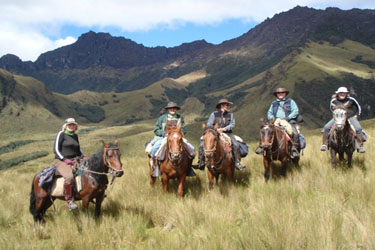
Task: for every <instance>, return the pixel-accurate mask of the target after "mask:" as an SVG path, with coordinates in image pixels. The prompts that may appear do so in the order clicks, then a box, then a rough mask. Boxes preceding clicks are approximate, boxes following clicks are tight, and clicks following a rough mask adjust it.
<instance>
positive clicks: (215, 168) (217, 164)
mask: <svg viewBox="0 0 375 250" xmlns="http://www.w3.org/2000/svg"><path fill="white" fill-rule="evenodd" d="M202 127H203V150H204V156H205V165H206V167H207V169H208V171H207V176H208V183H209V184H208V188H209V189H212V188H213V186H214V178H215V179H216V183H217V181H218V178H219V175H220V174H223V175H225V176H226V178H227V179H228V180H229V181H233V175H234V161H233V155H232V154H233V153H229V152H228V150H227V149H226V147H225V145H224V143H223V141H222V140H221V139H220V133H219V132H218V131H217V128H218V124H216V125H215V127H214V128H210V127H206V125H205V124H203V126H202ZM229 148H230V147H229Z"/></svg>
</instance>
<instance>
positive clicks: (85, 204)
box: [82, 194, 91, 213]
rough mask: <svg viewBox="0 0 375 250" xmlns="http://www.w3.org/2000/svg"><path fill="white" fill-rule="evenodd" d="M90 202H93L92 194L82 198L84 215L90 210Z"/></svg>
mask: <svg viewBox="0 0 375 250" xmlns="http://www.w3.org/2000/svg"><path fill="white" fill-rule="evenodd" d="M90 200H91V195H90V194H86V195H85V196H83V197H82V211H83V212H84V213H86V212H87V209H88V208H89V203H90Z"/></svg>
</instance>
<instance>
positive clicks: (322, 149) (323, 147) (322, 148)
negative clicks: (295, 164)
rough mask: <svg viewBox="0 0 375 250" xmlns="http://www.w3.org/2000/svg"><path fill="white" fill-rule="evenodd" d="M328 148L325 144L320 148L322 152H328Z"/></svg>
mask: <svg viewBox="0 0 375 250" xmlns="http://www.w3.org/2000/svg"><path fill="white" fill-rule="evenodd" d="M327 149H328V147H327V145H325V144H323V145H322V146H321V147H320V151H323V152H324V151H327Z"/></svg>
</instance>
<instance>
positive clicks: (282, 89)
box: [273, 88, 289, 97]
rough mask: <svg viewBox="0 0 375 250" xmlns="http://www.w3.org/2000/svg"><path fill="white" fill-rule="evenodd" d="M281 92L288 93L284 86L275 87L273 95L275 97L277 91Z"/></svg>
mask: <svg viewBox="0 0 375 250" xmlns="http://www.w3.org/2000/svg"><path fill="white" fill-rule="evenodd" d="M282 92H285V93H286V95H288V94H289V91H288V90H287V89H286V88H277V89H275V91H274V92H273V95H274V96H276V97H277V93H282Z"/></svg>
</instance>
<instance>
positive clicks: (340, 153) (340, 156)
mask: <svg viewBox="0 0 375 250" xmlns="http://www.w3.org/2000/svg"><path fill="white" fill-rule="evenodd" d="M339 160H340V161H344V152H339Z"/></svg>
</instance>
